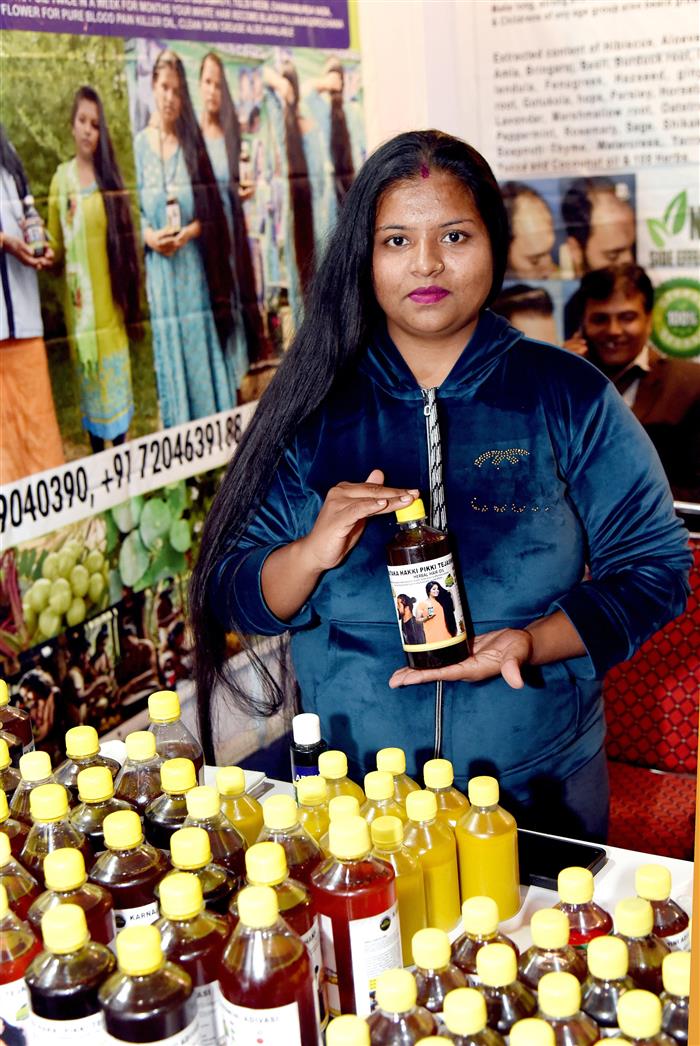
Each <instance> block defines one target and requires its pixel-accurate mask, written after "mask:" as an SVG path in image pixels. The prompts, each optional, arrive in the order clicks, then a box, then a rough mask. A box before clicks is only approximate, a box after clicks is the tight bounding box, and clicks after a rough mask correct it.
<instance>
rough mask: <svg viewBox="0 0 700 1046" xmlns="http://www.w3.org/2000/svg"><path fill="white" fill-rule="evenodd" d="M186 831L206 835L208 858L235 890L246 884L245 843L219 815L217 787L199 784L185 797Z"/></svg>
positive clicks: (246, 846)
mask: <svg viewBox="0 0 700 1046" xmlns="http://www.w3.org/2000/svg"><path fill="white" fill-rule="evenodd" d="M185 805H186V807H187V817H186V818H185V828H190V827H194V828H202V829H204V831H205V832H206V833H207V835H208V836H209V846H210V847H211V859H212V861H213V862H214V864H220V865H222V867H223V868H226V869H228V871H229V872H230V873H231V875H233V876H234V877H235V879H236V882H237V886H236V889H240V887H241V886H243V884H244V882H245V852H246V850H247V849H248V844H247V842H246V841H245V839H244V838H243V836H242V835H241V833H240V832H239V831H238V829H237V828H235V827H234V826H233V825H232V824H231V822H230V821H229V819H228V817H227V816H226V814H224V813H222V812H221V799H220V798H219V793H218V792H217V790H216V788H212V787H211V785H199V787H197V788H193V789H192V791H191V792H188V793H187V795H186V796H185Z"/></svg>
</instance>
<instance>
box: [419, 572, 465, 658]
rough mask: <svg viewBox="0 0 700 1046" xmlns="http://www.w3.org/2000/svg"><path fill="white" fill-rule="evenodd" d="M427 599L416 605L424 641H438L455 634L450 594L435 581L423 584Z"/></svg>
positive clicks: (453, 611)
mask: <svg viewBox="0 0 700 1046" xmlns="http://www.w3.org/2000/svg"><path fill="white" fill-rule="evenodd" d="M425 594H426V596H427V597H428V598H427V599H424V600H422V602H420V603H419V604H418V606H417V607H416V617H417V618H418V620H419V621H422V622H423V627H424V629H425V642H426V643H440V642H442V640H444V639H451V638H452V636H456V635H457V622H456V621H455V610H454V604H453V602H452V596H451V595H450V593H449V592H448V591H447V589H445V588H443V587H442V585H439V584H438V582H437V581H429V582H428V584H427V585H426V586H425Z"/></svg>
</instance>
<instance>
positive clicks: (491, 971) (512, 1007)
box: [476, 944, 578, 1035]
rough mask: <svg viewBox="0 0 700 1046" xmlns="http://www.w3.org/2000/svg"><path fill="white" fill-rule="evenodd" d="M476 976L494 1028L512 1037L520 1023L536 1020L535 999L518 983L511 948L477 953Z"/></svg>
mask: <svg viewBox="0 0 700 1046" xmlns="http://www.w3.org/2000/svg"><path fill="white" fill-rule="evenodd" d="M476 975H477V977H478V978H479V982H478V984H477V985H476V988H477V991H480V992H481V994H482V995H483V996H484V1001H485V1002H486V1012H487V1014H488V1022H489V1027H490V1028H494V1029H495V1030H496V1031H498V1032H500V1033H501V1035H508V1033H509V1031H510V1029H511V1027H512V1026H513V1025H514V1024H515V1022H516V1021H519V1020H520V1019H521V1018H523V1017H534V1015H535V1013H536V1011H537V1002H536V1000H535V996H534V994H533V993H532V992H531V991H530V989H529V988H526V987H525V985H524V984H521V983H520V981H519V980H518V962H517V959H516V958H515V952H514V951H513V949H512V948H511V947H509V945H507V944H485V945H484V947H483V948H480V949H479V951H478V952H477V954H476ZM577 983H578V982H577Z"/></svg>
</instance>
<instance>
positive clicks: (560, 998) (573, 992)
mask: <svg viewBox="0 0 700 1046" xmlns="http://www.w3.org/2000/svg"><path fill="white" fill-rule="evenodd" d="M537 1001H538V1004H539V1013H538V1016H539V1017H541V1018H542V1019H543V1020H545V1021H547V1023H548V1024H549V1025H551V1027H552V1029H553V1031H554V1036H555V1039H556V1041H557V1046H593V1044H594V1043H596V1042H598V1040H599V1038H600V1029H599V1028H598V1025H597V1024H596V1022H595V1021H594V1020H593V1018H592V1017H589V1016H588V1014H586V1013H583V1012H582V1010H581V985H580V983H579V981H578V979H577V978H576V977H574V975H573V973H563V972H559V973H545V974H544V976H543V977H542V978H541V979H540V982H539V985H538V986H537Z"/></svg>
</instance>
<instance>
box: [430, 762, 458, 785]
mask: <svg viewBox="0 0 700 1046" xmlns="http://www.w3.org/2000/svg"><path fill="white" fill-rule="evenodd" d="M454 779H455V772H454V767H453V766H452V763H451V762H450V760H449V759H429V760H428V762H427V763H426V764H425V766H424V767H423V780H424V781H425V787H426V788H449V787H450V785H451V784H452V782H453V781H454Z"/></svg>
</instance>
